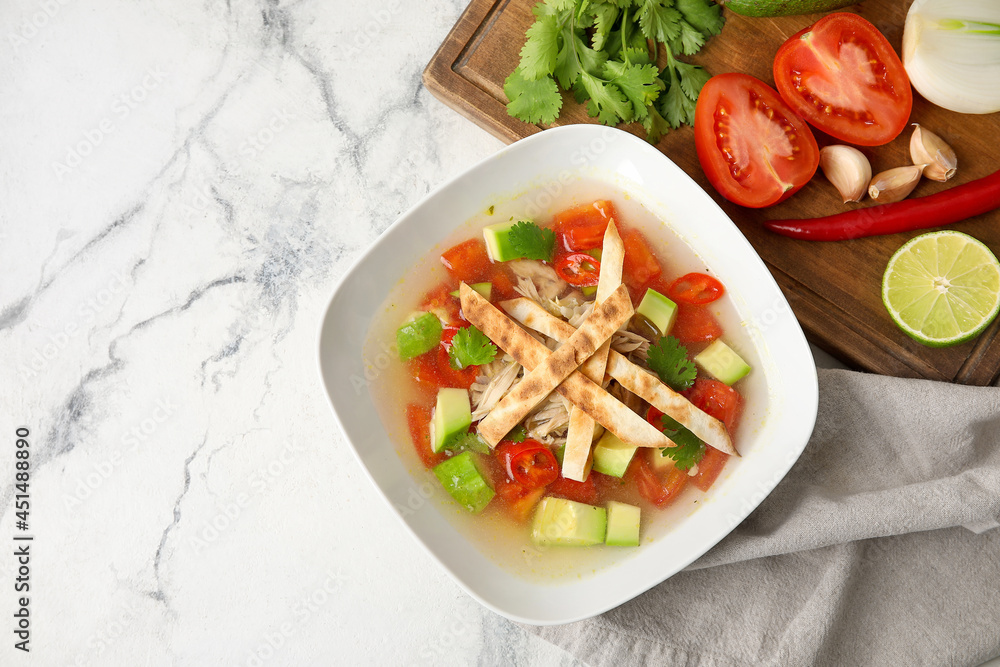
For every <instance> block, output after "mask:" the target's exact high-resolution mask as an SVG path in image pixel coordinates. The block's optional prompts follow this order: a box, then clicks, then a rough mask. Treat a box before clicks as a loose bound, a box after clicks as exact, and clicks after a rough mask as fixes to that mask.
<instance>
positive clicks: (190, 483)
mask: <svg viewBox="0 0 1000 667" xmlns="http://www.w3.org/2000/svg"><path fill="white" fill-rule="evenodd" d="M463 5H464V3H462V2H460V1H455V2H435V3H403V2H398V1H396V2H390V3H378V4H375V3H359V2H346V1H344V0H337V1H335V2H320V1H316V0H312V1H303V2H288V3H286V2H282V3H277V2H263V1H261V2H255V1H247V0H232V2H192V1H190V0H169V1H168V0H147V1H144V2H133V1H125V0H96V1H91V2H78V1H75V0H14V1H13V2H4V3H0V26H2V31H0V62H2V63H4V67H3V68H2V70H0V118H2V119H3V129H2V131H0V184H2V185H0V187H2V196H0V261H2V265H3V267H4V268H3V274H2V276H3V277H2V279H0V351H2V361H0V442H2V443H3V447H2V448H0V452H4V453H3V454H0V479H2V480H3V482H2V485H0V507H2V520H0V542H2V543H3V544H4V545H5V546H4V547H3V548H2V552H3V553H4V554H5V555H4V556H2V557H0V581H2V582H3V584H2V586H0V613H2V614H3V617H4V618H6V619H11V618H12V616H11V614H13V613H14V609H15V599H14V598H15V595H14V592H13V590H12V585H11V577H12V576H13V574H14V570H15V562H14V559H13V557H12V556H11V555H10V552H11V551H12V547H10V548H9V545H12V544H13V542H12V541H11V539H12V536H13V535H14V534H15V532H17V531H16V528H15V526H14V521H15V519H16V517H15V516H14V504H13V493H14V487H13V484H12V480H13V476H14V454H13V452H14V451H15V450H14V439H15V436H14V433H15V427H16V426H19V425H23V426H27V427H28V428H29V429H30V431H31V435H30V438H29V440H30V443H31V452H32V460H31V463H32V477H31V487H30V489H31V515H30V530H29V532H30V533H31V534H33V535H34V538H35V540H34V542H33V543H32V551H31V553H32V558H31V581H30V584H31V592H30V595H31V600H30V605H29V608H30V612H31V619H32V625H31V632H32V634H31V643H30V648H31V653H30V655H28V656H23V655H21V654H20V653H19V652H18V651H16V650H15V649H14V648H13V644H14V641H15V639H14V638H13V635H12V634H11V630H10V629H9V628H10V627H11V622H10V621H9V620H8V621H7V622H6V623H5V624H4V628H5V630H4V632H3V641H2V642H0V664H28V663H31V664H39V665H88V664H89V665H140V664H142V665H145V664H149V665H164V664H240V665H243V664H246V665H253V664H288V665H292V664H295V665H307V664H380V665H389V664H392V665H396V664H434V665H445V664H454V665H468V664H477V663H479V664H497V663H499V662H505V663H510V664H520V665H552V664H572V662H573V661H572V659H571V658H569V657H568V656H567V655H566V654H564V653H562V652H561V651H560V650H558V649H556V648H554V647H552V646H550V645H548V644H546V643H544V642H542V641H541V640H538V639H536V638H534V637H531V636H528V635H527V634H525V633H524V632H523V631H522V630H520V629H519V628H517V627H516V626H513V625H512V624H510V623H507V622H506V621H504V620H502V619H499V618H498V617H496V616H495V615H493V614H491V613H489V612H486V611H485V610H483V609H482V608H480V607H479V605H478V604H477V603H476V602H474V601H473V600H472V599H470V598H468V597H467V596H466V595H465V594H464V593H463V592H462V591H461V590H460V589H459V588H458V587H457V586H456V585H455V584H454V583H452V582H451V580H450V579H449V578H448V577H447V576H446V575H445V573H444V572H443V570H441V569H440V568H439V567H438V566H437V565H435V564H434V563H433V562H432V561H431V560H430V558H429V557H428V556H427V555H425V554H424V553H423V552H422V551H421V549H420V548H419V547H418V545H417V544H416V543H415V541H414V540H412V539H411V538H410V537H409V536H408V535H407V534H406V533H405V531H404V529H403V527H402V525H401V523H400V522H399V521H398V520H397V519H396V518H395V517H394V516H393V515H391V514H390V512H389V509H388V508H387V506H386V505H385V503H383V502H382V501H381V500H379V499H378V497H377V496H376V493H375V491H374V490H373V488H372V487H371V485H370V483H369V482H368V480H367V479H366V478H365V476H364V474H363V472H362V471H361V469H360V468H359V466H358V464H357V463H356V462H355V460H354V459H353V458H352V456H351V455H350V453H349V452H348V450H347V448H346V446H345V445H344V443H343V442H342V439H341V436H340V434H339V433H338V432H337V430H336V428H335V425H334V422H333V418H332V415H331V413H330V411H329V409H328V407H327V404H326V398H325V397H324V395H323V394H322V391H321V389H320V385H319V381H318V373H317V368H316V361H315V357H316V352H315V341H316V336H317V332H318V326H319V321H320V314H321V309H322V308H323V306H324V305H325V301H326V299H327V298H328V296H329V294H330V291H331V289H332V287H333V285H334V284H335V283H336V281H337V279H338V278H339V276H340V275H341V274H342V273H343V272H344V270H345V269H346V268H347V266H348V265H349V264H350V262H351V261H352V260H353V259H354V258H355V257H356V256H357V255H358V254H359V252H360V251H361V250H362V249H364V248H365V247H366V246H367V245H368V244H370V243H371V242H372V240H373V239H374V238H375V237H376V236H377V235H378V234H379V232H380V231H381V230H383V229H384V228H385V227H386V226H387V225H389V224H390V222H392V220H393V219H394V218H395V217H396V216H397V215H398V214H399V213H400V212H401V211H403V210H404V209H405V208H407V207H409V206H410V205H411V204H413V203H414V202H416V201H417V200H418V199H419V198H420V197H421V196H422V195H424V194H425V193H426V192H427V191H428V190H429V189H430V188H431V187H433V186H434V185H436V184H438V183H439V182H441V181H442V180H444V179H445V178H447V177H449V176H450V175H453V174H455V173H457V172H459V171H461V170H463V169H465V168H466V167H468V166H469V165H471V164H473V163H474V162H476V161H478V160H479V159H481V158H483V157H485V156H487V155H489V154H491V153H493V152H494V151H496V150H497V149H498V148H499V147H500V143H499V142H498V141H497V140H495V139H493V138H492V137H490V136H488V135H487V134H486V133H485V132H483V131H482V130H480V129H479V128H477V127H476V126H474V125H473V124H471V123H469V122H468V121H466V120H464V119H462V118H460V117H459V116H458V115H457V114H456V113H454V112H452V111H451V110H449V109H447V108H445V107H444V106H443V105H441V104H440V103H438V102H437V101H436V100H434V99H433V98H432V97H431V96H430V95H429V94H428V93H427V91H426V90H424V89H423V88H422V86H421V83H420V75H421V71H422V69H423V67H424V65H425V64H426V63H427V61H428V60H429V59H430V57H431V55H432V54H433V52H434V50H435V49H436V47H437V45H438V44H439V43H440V42H441V40H442V39H443V38H444V36H445V35H446V34H447V32H448V30H449V29H450V28H451V26H452V25H453V24H454V22H455V20H456V19H457V17H458V15H459V13H460V12H461V10H462V9H463Z"/></svg>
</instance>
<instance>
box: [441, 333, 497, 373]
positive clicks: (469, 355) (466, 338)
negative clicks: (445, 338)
mask: <svg viewBox="0 0 1000 667" xmlns="http://www.w3.org/2000/svg"><path fill="white" fill-rule="evenodd" d="M496 356H497V346H496V345H494V344H493V342H492V341H490V339H489V338H488V337H487V336H486V334H484V333H483V332H482V331H480V330H479V329H477V328H476V327H473V326H468V327H462V328H461V329H459V330H458V331H457V332H456V333H455V337H454V338H452V339H451V347H450V348H448V358H449V359H450V364H451V367H452V368H454V369H456V370H461V369H463V368H468V367H469V366H482V365H483V364H488V363H490V362H491V361H493V359H494V358H495V357H496Z"/></svg>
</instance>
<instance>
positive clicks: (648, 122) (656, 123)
mask: <svg viewBox="0 0 1000 667" xmlns="http://www.w3.org/2000/svg"><path fill="white" fill-rule="evenodd" d="M642 126H643V127H644V128H646V141H648V142H649V143H651V144H655V143H658V142H659V141H660V139H661V138H662V137H663V135H665V134H666V133H667V132H669V131H670V123H668V122H667V121H666V120H664V118H663V116H661V115H660V112H659V111H657V110H656V105H655V104H650V105H649V106H648V107H647V108H646V115H645V116H644V117H643V119H642Z"/></svg>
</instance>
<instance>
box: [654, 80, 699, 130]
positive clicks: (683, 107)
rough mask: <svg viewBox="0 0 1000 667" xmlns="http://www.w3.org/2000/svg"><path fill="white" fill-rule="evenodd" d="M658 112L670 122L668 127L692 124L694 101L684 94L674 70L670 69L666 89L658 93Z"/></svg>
mask: <svg viewBox="0 0 1000 667" xmlns="http://www.w3.org/2000/svg"><path fill="white" fill-rule="evenodd" d="M658 104H659V108H660V113H661V114H663V117H664V118H666V119H667V122H668V123H670V127H675V128H676V127H680V126H681V125H694V110H695V101H694V100H692V99H691V98H690V97H688V96H687V95H685V94H684V88H683V87H682V86H681V84H680V82H679V81H678V80H677V74H676V72H675V70H670V81H669V83H668V84H667V90H666V92H665V93H663V94H662V95H660V99H659V102H658Z"/></svg>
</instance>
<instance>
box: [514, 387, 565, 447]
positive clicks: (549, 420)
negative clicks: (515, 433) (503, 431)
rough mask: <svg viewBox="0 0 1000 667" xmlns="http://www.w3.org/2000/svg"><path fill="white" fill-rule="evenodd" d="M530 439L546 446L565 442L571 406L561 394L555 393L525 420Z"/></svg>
mask: <svg viewBox="0 0 1000 667" xmlns="http://www.w3.org/2000/svg"><path fill="white" fill-rule="evenodd" d="M524 427H525V428H526V429H527V430H528V437H529V438H532V439H534V440H538V441H539V442H542V443H544V444H546V445H552V444H555V443H556V442H557V441H559V440H565V438H566V429H567V428H568V427H569V406H568V405H567V403H566V400H565V399H564V398H563V397H562V396H561V395H559V394H557V393H553V394H552V395H551V396H549V397H548V398H547V399H546V400H545V401H544V402H542V404H541V405H539V406H538V408H536V409H535V411H534V412H532V413H531V414H530V415H528V417H527V418H526V419H525V420H524Z"/></svg>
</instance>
